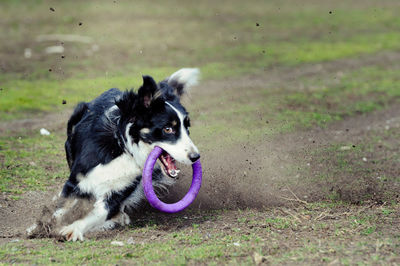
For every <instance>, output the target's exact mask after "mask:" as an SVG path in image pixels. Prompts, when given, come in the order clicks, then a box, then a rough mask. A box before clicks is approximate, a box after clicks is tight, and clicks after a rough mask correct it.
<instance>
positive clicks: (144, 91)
mask: <svg viewBox="0 0 400 266" xmlns="http://www.w3.org/2000/svg"><path fill="white" fill-rule="evenodd" d="M161 94H162V93H161V91H160V90H159V89H158V86H157V83H156V82H155V81H154V79H153V78H152V77H150V76H143V85H142V86H141V87H140V88H139V91H138V95H139V101H140V104H141V105H142V106H144V107H145V108H149V107H150V105H151V104H152V102H154V100H156V99H157V98H159V97H160V96H161Z"/></svg>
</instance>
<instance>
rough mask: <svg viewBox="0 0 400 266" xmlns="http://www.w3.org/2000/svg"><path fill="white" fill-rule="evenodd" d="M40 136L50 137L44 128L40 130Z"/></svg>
mask: <svg viewBox="0 0 400 266" xmlns="http://www.w3.org/2000/svg"><path fill="white" fill-rule="evenodd" d="M40 135H42V136H48V135H50V132H49V131H48V130H47V129H45V128H41V129H40Z"/></svg>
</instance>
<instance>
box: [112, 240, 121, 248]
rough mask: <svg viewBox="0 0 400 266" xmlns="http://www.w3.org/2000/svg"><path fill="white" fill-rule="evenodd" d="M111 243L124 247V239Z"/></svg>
mask: <svg viewBox="0 0 400 266" xmlns="http://www.w3.org/2000/svg"><path fill="white" fill-rule="evenodd" d="M111 245H113V246H118V247H123V246H124V243H123V242H122V241H112V242H111Z"/></svg>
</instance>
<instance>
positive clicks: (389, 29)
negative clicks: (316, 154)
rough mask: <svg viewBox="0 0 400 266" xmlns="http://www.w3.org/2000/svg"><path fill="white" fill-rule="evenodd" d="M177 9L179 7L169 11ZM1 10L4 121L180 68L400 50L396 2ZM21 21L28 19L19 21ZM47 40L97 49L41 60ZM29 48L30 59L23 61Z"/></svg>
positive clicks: (234, 69)
mask: <svg viewBox="0 0 400 266" xmlns="http://www.w3.org/2000/svg"><path fill="white" fill-rule="evenodd" d="M178 3H179V4H178ZM174 5H179V6H180V7H181V8H179V9H176V10H175V9H171V8H169V7H171V6H174ZM0 7H1V8H0V14H1V16H0V23H2V25H4V29H5V30H4V32H3V34H2V36H0V56H1V57H2V61H3V67H2V70H3V71H1V72H0V87H1V88H2V89H3V90H1V91H0V94H1V95H2V96H1V97H0V115H1V117H2V119H14V118H20V117H23V116H25V115H27V114H31V113H37V112H49V111H54V110H58V109H60V108H62V106H60V105H61V101H62V100H63V99H66V100H67V102H68V104H67V107H69V108H70V107H71V106H73V105H74V104H76V103H77V102H78V101H80V100H88V99H91V98H92V97H94V96H95V95H97V94H98V93H99V92H102V91H104V90H105V89H108V88H110V87H118V88H122V89H124V88H131V87H137V86H138V85H139V82H140V75H141V74H151V75H154V76H155V77H156V78H157V79H158V80H160V79H162V78H164V77H166V76H167V75H168V74H170V73H172V72H173V71H174V70H176V69H178V68H180V67H187V66H197V67H200V68H201V70H202V72H203V77H204V79H205V80H208V79H219V78H230V77H234V76H238V75H242V74H246V73H257V74H258V75H262V73H263V71H264V70H265V69H268V68H269V67H271V66H276V65H281V66H297V65H299V64H304V63H315V62H323V61H329V60H336V59H340V58H348V57H358V56H360V55H364V54H373V53H377V52H380V51H386V50H399V49H400V34H398V33H397V32H398V30H399V29H400V27H399V25H400V20H399V17H398V16H397V14H398V13H399V10H400V7H399V6H398V4H397V2H396V1H387V2H386V3H385V4H381V5H380V2H376V1H364V2H363V3H362V4H357V3H354V4H351V5H349V4H348V2H347V1H335V4H334V5H333V4H330V3H320V4H319V5H315V3H314V2H313V1H304V2H303V3H302V5H296V8H293V3H292V2H291V1H283V2H282V1H279V2H275V1H272V2H248V3H246V5H243V3H242V2H241V1H229V2H226V1H218V2H211V1H204V2H202V3H194V2H190V1H189V2H188V1H184V2H179V1H163V2H160V3H158V4H157V7H154V5H153V4H151V3H148V2H144V1H139V2H135V3H130V2H124V1H117V2H116V3H114V2H113V1H105V0H104V1H100V2H97V3H86V2H79V3H74V4H71V3H70V2H69V1H58V2H57V3H54V4H53V5H52V7H53V8H55V10H56V11H55V12H51V11H50V10H49V5H48V4H47V3H46V2H44V1H28V2H27V3H24V4H21V3H20V2H18V1H17V2H14V1H3V2H2V3H1V4H0ZM148 10H151V11H152V14H151V15H146V14H148ZM329 12H331V13H329ZM25 13H29V17H27V18H25V16H20V15H19V14H25ZM79 22H82V23H83V25H82V26H79V25H78V23H79ZM257 23H258V25H259V26H257V25H256V24H257ZM132 25H134V26H132ZM53 33H60V34H78V35H84V36H89V37H91V38H92V39H93V40H94V42H93V44H96V45H98V46H99V47H100V50H99V51H98V52H92V54H91V55H89V54H88V50H90V49H92V48H91V47H92V46H91V45H92V44H77V43H73V42H71V43H69V42H67V43H65V44H64V45H65V52H64V55H65V58H64V59H62V58H61V55H59V54H56V55H44V54H43V50H44V48H45V47H46V46H48V45H54V44H57V42H56V43H41V42H36V41H35V38H36V36H38V35H40V34H53ZM27 47H30V48H31V49H32V51H33V57H32V58H30V59H24V58H23V50H24V49H25V48H27ZM49 69H52V71H51V72H49ZM261 89H263V88H261ZM359 108H360V109H366V110H371V109H373V106H368V105H367V106H360V107H359ZM287 116H288V117H290V116H300V117H305V119H306V120H310V121H313V120H322V121H326V120H330V119H335V118H337V117H333V118H332V117H327V116H326V115H321V114H312V113H311V114H310V113H305V114H304V116H303V114H298V113H288V114H287ZM305 122H307V121H305ZM216 130H218V129H216Z"/></svg>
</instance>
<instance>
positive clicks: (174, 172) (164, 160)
mask: <svg viewBox="0 0 400 266" xmlns="http://www.w3.org/2000/svg"><path fill="white" fill-rule="evenodd" d="M160 161H161V164H162V166H163V167H162V169H163V171H164V172H165V173H166V174H167V175H168V176H169V177H171V178H175V177H177V176H178V174H179V172H180V171H181V170H178V168H177V167H176V164H175V159H174V158H172V156H171V155H169V153H167V152H166V151H163V153H162V154H161V156H160Z"/></svg>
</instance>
